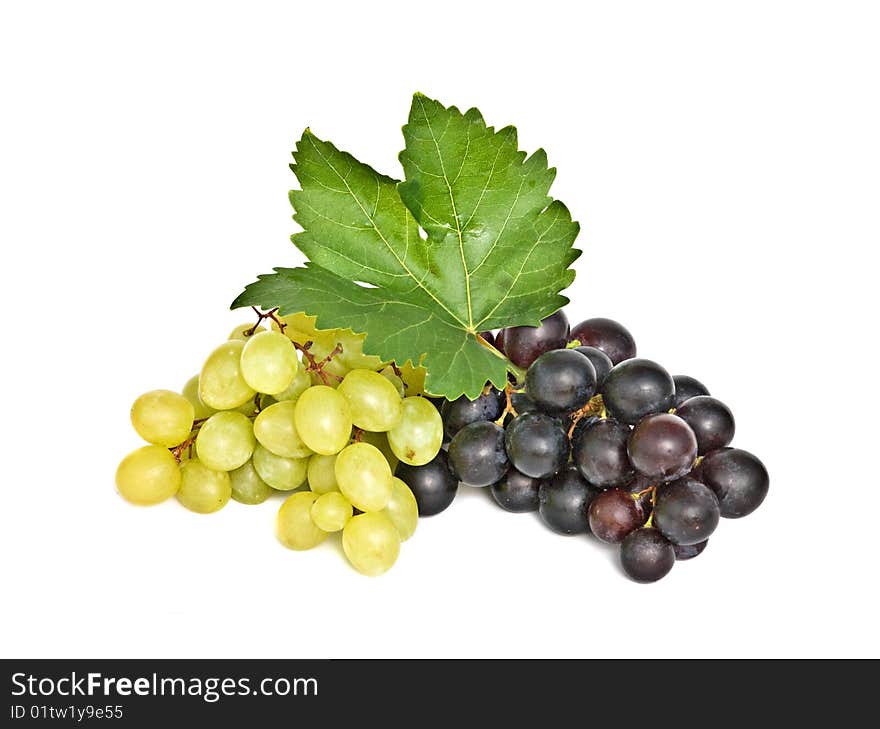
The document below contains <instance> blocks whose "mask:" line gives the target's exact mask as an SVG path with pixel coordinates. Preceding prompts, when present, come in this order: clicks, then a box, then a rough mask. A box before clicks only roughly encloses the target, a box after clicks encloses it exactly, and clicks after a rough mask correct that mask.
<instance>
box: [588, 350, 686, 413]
mask: <svg viewBox="0 0 880 729" xmlns="http://www.w3.org/2000/svg"><path fill="white" fill-rule="evenodd" d="M674 397H675V383H674V382H673V381H672V376H671V375H670V374H669V373H668V372H667V371H666V370H665V369H663V367H661V366H660V365H658V364H657V363H656V362H652V361H651V360H649V359H628V360H626V361H625V362H621V363H620V364H618V365H615V366H614V369H612V370H611V372H609V373H608V376H607V377H606V378H605V382H604V383H603V384H602V399H603V401H604V404H605V407H606V408H607V410H608V412H609V413H610V414H611V416H612V417H613V418H615V419H616V420H619V421H620V422H622V423H627V424H629V425H635V424H636V423H638V422H639V420H641V419H642V418H643V417H645V416H646V415H651V414H652V413H665V412H667V411H668V410H669V409H670V408H671V407H672V402H673V399H674Z"/></svg>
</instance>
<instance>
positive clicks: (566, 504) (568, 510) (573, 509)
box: [538, 467, 602, 534]
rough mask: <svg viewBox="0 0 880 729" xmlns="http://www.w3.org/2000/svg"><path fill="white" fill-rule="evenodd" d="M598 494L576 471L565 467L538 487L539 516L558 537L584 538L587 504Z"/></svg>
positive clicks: (587, 525)
mask: <svg viewBox="0 0 880 729" xmlns="http://www.w3.org/2000/svg"><path fill="white" fill-rule="evenodd" d="M601 493H602V491H601V490H600V489H598V488H596V487H595V486H591V485H590V484H588V483H587V482H586V481H585V480H584V479H583V477H582V476H581V475H580V473H579V472H578V471H577V469H576V468H572V467H568V468H566V469H564V470H562V471H560V472H559V473H557V474H556V475H555V476H554V477H553V478H550V479H547V480H546V481H543V482H542V483H541V487H540V490H539V495H538V501H539V506H538V514H539V515H540V516H541V520H542V521H543V522H544V524H546V525H547V526H548V527H550V528H551V529H552V530H553V531H554V532H557V533H558V534H586V533H587V532H589V531H590V524H589V519H588V513H589V509H590V504H591V503H592V502H593V499H595V498H596V497H597V496H599V495H600V494H601Z"/></svg>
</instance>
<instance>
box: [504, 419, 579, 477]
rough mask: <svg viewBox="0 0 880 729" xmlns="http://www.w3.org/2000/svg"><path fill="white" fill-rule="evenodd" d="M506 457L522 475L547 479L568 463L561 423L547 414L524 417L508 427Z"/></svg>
mask: <svg viewBox="0 0 880 729" xmlns="http://www.w3.org/2000/svg"><path fill="white" fill-rule="evenodd" d="M504 441H505V447H506V450H507V457H508V459H509V460H510V462H511V463H512V464H513V466H514V468H516V469H517V470H518V471H520V472H521V473H524V474H526V475H527V476H531V477H532V478H547V477H548V476H552V475H553V474H554V473H556V472H557V471H558V470H559V469H560V468H562V467H563V466H564V465H565V462H566V461H567V460H568V450H569V447H568V446H569V444H568V437H567V436H566V433H565V431H564V430H563V429H562V425H560V423H559V421H558V420H556V419H555V418H552V417H550V416H549V415H546V414H544V413H525V414H524V415H520V416H519V417H517V418H514V420H513V421H512V422H511V423H510V425H508V426H507V431H506V432H505V437H504Z"/></svg>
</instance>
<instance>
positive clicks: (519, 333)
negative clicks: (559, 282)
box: [496, 309, 569, 367]
mask: <svg viewBox="0 0 880 729" xmlns="http://www.w3.org/2000/svg"><path fill="white" fill-rule="evenodd" d="M568 328H569V324H568V317H567V316H566V315H565V312H563V311H562V309H560V310H559V311H557V312H556V313H555V314H551V315H550V316H548V317H547V318H546V319H543V320H542V321H541V323H540V324H539V325H538V326H536V327H529V326H522V327H506V328H505V329H502V330H501V333H500V336H501V337H502V342H503V345H502V346H503V347H504V353H505V354H506V355H507V357H508V358H509V359H510V361H511V362H513V363H514V364H515V365H517V366H518V367H529V366H531V364H532V362H534V361H535V360H536V359H537V358H538V357H539V356H540V355H542V354H543V353H544V352H549V351H550V350H551V349H561V348H563V347H564V346H565V343H566V341H568ZM496 346H497V338H496Z"/></svg>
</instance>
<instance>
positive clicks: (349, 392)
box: [337, 370, 403, 433]
mask: <svg viewBox="0 0 880 729" xmlns="http://www.w3.org/2000/svg"><path fill="white" fill-rule="evenodd" d="M337 392H339V393H340V394H341V395H342V396H343V397H344V398H345V399H346V400H348V406H349V408H351V422H352V423H354V424H355V425H356V426H357V427H358V428H363V429H364V430H369V431H371V432H374V433H384V432H385V431H387V430H391V429H392V428H393V427H395V426H396V425H399V424H400V420H401V418H402V417H403V402H402V401H401V399H400V395H399V394H398V392H397V389H396V388H395V387H394V385H392V384H391V383H390V382H389V381H388V380H387V379H385V378H384V377H382V375H380V374H379V373H378V372H370V371H369V370H352V371H351V372H349V373H348V374H347V375H346V376H345V379H344V380H343V381H342V384H340V385H339V388H338V389H337Z"/></svg>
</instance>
